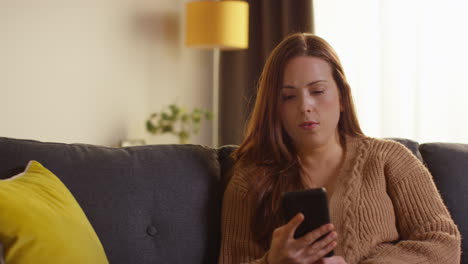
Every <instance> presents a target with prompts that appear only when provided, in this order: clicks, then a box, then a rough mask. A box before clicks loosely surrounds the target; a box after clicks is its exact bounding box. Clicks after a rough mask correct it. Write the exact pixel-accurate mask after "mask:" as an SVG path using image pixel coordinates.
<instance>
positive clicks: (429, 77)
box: [314, 0, 468, 143]
mask: <svg viewBox="0 0 468 264" xmlns="http://www.w3.org/2000/svg"><path fill="white" fill-rule="evenodd" d="M314 9H315V12H316V14H315V17H314V18H315V26H316V34H317V35H319V36H322V37H323V38H325V39H326V40H327V41H329V42H330V44H331V45H332V46H333V47H334V48H335V49H336V51H337V53H338V55H339V56H340V58H341V60H342V62H343V67H344V70H345V72H346V74H347V77H348V81H349V83H350V85H351V89H352V91H353V96H354V99H355V103H356V107H357V112H358V116H359V119H360V122H361V126H362V128H363V130H364V133H366V134H367V135H369V136H374V137H404V138H409V139H413V140H416V141H419V142H434V141H443V142H461V143H468V111H467V110H466V106H465V105H466V100H467V99H468V74H466V73H465V68H466V62H467V61H468V49H467V48H466V47H467V46H468V38H467V37H466V34H465V33H464V25H468V16H466V12H467V11H468V2H467V1H459V0H446V1H442V2H441V1H434V0H412V1H406V0H391V1H390V0H356V1H351V2H350V1H343V0H326V1H325V0H317V1H315V2H314Z"/></svg>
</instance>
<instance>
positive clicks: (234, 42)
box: [185, 1, 249, 50]
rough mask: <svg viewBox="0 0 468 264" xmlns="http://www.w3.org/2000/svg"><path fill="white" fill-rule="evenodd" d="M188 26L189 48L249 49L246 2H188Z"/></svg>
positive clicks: (186, 41)
mask: <svg viewBox="0 0 468 264" xmlns="http://www.w3.org/2000/svg"><path fill="white" fill-rule="evenodd" d="M185 28H186V35H185V36H186V39H185V44H186V45H187V46H189V47H197V48H220V49H223V50H230V49H231V50H232V49H233V50H235V49H246V48H247V47H248V44H249V5H248V3H247V2H244V1H196V2H188V3H187V14H186V27H185Z"/></svg>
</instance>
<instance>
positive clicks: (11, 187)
mask: <svg viewBox="0 0 468 264" xmlns="http://www.w3.org/2000/svg"><path fill="white" fill-rule="evenodd" d="M0 243H1V244H2V245H3V250H4V258H5V261H6V263H8V264H19V263H21V264H28V263H35V264H42V263H67V264H74V263H80V264H83V263H93V264H100V263H108V260H107V257H106V254H105V252H104V249H103V247H102V245H101V242H100V241H99V238H98V237H97V235H96V233H95V232H94V229H93V227H92V226H91V224H90V223H89V221H88V219H87V218H86V215H85V214H84V212H83V210H82V209H81V207H80V206H79V204H78V202H77V201H76V200H75V198H74V197H73V195H72V194H71V193H70V191H69V190H68V189H67V187H65V185H64V184H63V183H62V182H61V181H60V180H59V178H57V176H55V175H54V174H53V173H52V172H50V171H49V170H48V169H46V168H44V167H43V166H42V165H41V164H40V163H39V162H37V161H30V162H29V163H28V166H27V167H26V170H25V171H24V172H23V173H21V174H18V175H16V176H14V177H12V178H9V179H5V180H0Z"/></svg>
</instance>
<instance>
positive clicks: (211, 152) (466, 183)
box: [0, 137, 468, 264]
mask: <svg viewBox="0 0 468 264" xmlns="http://www.w3.org/2000/svg"><path fill="white" fill-rule="evenodd" d="M395 140H398V141H400V142H402V143H403V144H405V145H406V146H407V147H408V148H409V149H411V150H412V151H413V153H414V154H415V155H417V156H418V157H419V158H421V159H422V160H424V162H425V163H426V164H427V166H428V168H429V170H430V171H431V172H432V174H433V176H434V180H435V182H436V184H437V186H438V188H439V190H440V192H441V194H442V196H443V198H444V201H445V203H446V205H447V206H448V208H449V210H450V212H451V213H452V216H453V218H454V219H455V222H456V223H457V224H458V226H459V228H460V231H461V232H462V235H464V236H465V237H467V236H468V221H466V219H467V218H468V144H449V143H430V144H421V145H419V144H418V143H417V142H414V141H410V140H405V139H395ZM233 149H234V146H224V147H221V148H219V149H211V148H206V147H203V146H198V145H151V146H138V147H127V148H108V147H102V146H94V145H85V144H62V143H45V142H38V141H33V140H21V139H11V138H2V137H0V178H2V179H4V178H8V177H10V176H12V175H15V174H17V173H19V172H21V171H23V170H24V167H25V165H26V164H27V163H28V161H29V160H37V161H39V162H41V163H42V164H43V165H44V166H45V167H46V168H48V169H50V170H51V171H52V172H54V173H55V174H56V175H57V176H58V177H59V178H60V179H61V180H62V181H63V182H64V183H65V185H66V186H67V187H68V188H69V189H70V191H71V192H72V194H73V195H74V196H75V198H76V199H77V201H78V202H79V203H80V205H81V207H82V208H83V210H84V211H85V213H86V215H87V216H88V219H89V220H90V222H91V224H92V225H93V227H94V229H95V230H96V233H97V234H98V236H99V238H100V240H101V242H102V244H103V246H104V249H105V251H106V254H107V257H108V259H109V261H110V263H113V264H120V263H122V264H128V263H138V264H145V263H170V264H176V263H191V264H192V263H193V264H198V263H200V264H202V263H203V264H207V263H208V264H209V263H217V258H218V251H219V245H220V209H221V200H222V184H221V182H222V181H221V179H222V175H223V174H224V173H225V172H226V171H227V170H228V169H229V167H230V166H231V163H232V161H231V159H230V158H229V154H230V153H231V152H232V150H233ZM463 250H464V251H465V252H468V243H464V245H463ZM462 263H464V264H468V258H465V259H464V260H463V261H462Z"/></svg>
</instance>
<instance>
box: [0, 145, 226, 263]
mask: <svg viewBox="0 0 468 264" xmlns="http://www.w3.org/2000/svg"><path fill="white" fill-rule="evenodd" d="M33 159H35V160H38V161H39V162H41V164H43V165H44V166H45V167H47V168H48V169H50V170H51V171H53V172H54V173H55V174H56V175H57V176H58V177H60V180H61V181H62V182H63V183H64V184H65V185H66V186H67V187H68V189H69V190H70V192H71V193H72V194H73V195H74V196H75V198H76V200H77V201H78V202H79V204H80V205H81V207H82V208H83V211H84V212H85V213H86V215H87V216H88V219H89V221H90V223H91V224H92V225H93V227H94V229H95V231H96V233H97V235H98V237H99V239H100V240H101V242H102V245H103V246H104V250H105V252H106V254H107V257H108V260H109V262H110V263H113V264H114V263H115V264H120V263H122V264H127V263H142V264H143V263H162V264H164V263H171V264H173V263H174V264H177V263H194V264H195V263H197V264H198V263H200V264H202V263H216V262H217V257H218V254H219V241H220V227H219V225H220V221H219V219H220V207H221V193H220V189H221V188H220V181H219V177H220V176H219V173H220V168H219V164H218V161H217V153H216V151H215V150H213V149H209V148H205V147H202V146H192V145H153V146H137V147H126V148H108V147H102V146H94V145H85V144H62V143H45V142H38V141H33V140H19V139H11V138H0V178H5V177H8V175H12V174H13V173H14V172H19V171H21V170H23V169H24V165H25V164H26V163H27V161H29V160H33Z"/></svg>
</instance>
